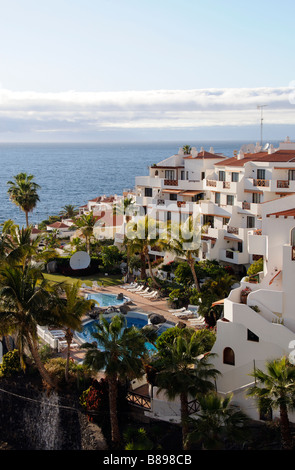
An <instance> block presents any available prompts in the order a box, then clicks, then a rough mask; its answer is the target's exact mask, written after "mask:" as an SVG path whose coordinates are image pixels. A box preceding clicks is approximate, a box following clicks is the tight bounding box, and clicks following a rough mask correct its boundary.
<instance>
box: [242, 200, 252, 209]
mask: <svg viewBox="0 0 295 470" xmlns="http://www.w3.org/2000/svg"><path fill="white" fill-rule="evenodd" d="M242 209H245V210H250V209H251V203H250V202H246V201H244V202H242Z"/></svg>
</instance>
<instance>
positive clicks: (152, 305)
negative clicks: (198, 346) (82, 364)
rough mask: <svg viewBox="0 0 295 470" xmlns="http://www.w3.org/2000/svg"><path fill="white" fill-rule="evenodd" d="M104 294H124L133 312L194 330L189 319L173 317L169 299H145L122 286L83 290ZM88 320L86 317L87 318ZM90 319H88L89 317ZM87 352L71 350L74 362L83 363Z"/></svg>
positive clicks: (83, 291)
mask: <svg viewBox="0 0 295 470" xmlns="http://www.w3.org/2000/svg"><path fill="white" fill-rule="evenodd" d="M97 292H100V293H102V294H103V293H104V294H115V295H118V294H120V293H123V294H124V296H126V297H128V298H129V299H130V301H131V302H132V305H130V304H129V307H130V309H131V310H134V311H136V312H142V313H146V314H150V313H156V314H159V315H163V316H164V317H165V319H166V320H167V321H169V322H172V323H174V324H175V325H176V324H177V323H179V322H182V323H185V324H186V325H187V326H190V327H191V328H194V326H193V325H191V324H190V322H189V320H188V319H185V318H178V317H176V316H175V315H173V314H172V313H171V312H169V311H168V305H167V299H157V300H149V299H147V298H145V297H142V296H141V295H139V294H136V293H135V292H129V291H127V290H126V289H122V287H120V286H104V287H102V288H99V289H97V288H93V289H91V288H89V289H81V293H84V294H86V293H92V294H93V293H97ZM85 318H86V317H85ZM87 318H88V317H87ZM61 355H62V356H63V355H65V352H63V353H61ZM84 355H85V352H84V351H83V350H79V349H74V348H72V349H71V358H72V360H74V361H78V362H79V361H82V360H83V357H84Z"/></svg>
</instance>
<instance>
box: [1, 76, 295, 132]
mask: <svg viewBox="0 0 295 470" xmlns="http://www.w3.org/2000/svg"><path fill="white" fill-rule="evenodd" d="M294 96H295V93H294V83H291V84H290V86H288V87H282V88H228V89H198V90H150V91H125V92H93V93H89V92H77V91H67V92H60V93H37V92H33V91H27V92H16V91H11V90H7V89H1V90H0V129H1V128H2V132H3V129H5V131H7V130H9V131H10V132H19V131H21V130H23V131H26V132H27V131H30V132H32V133H33V132H53V131H54V132H62V131H66V132H79V131H80V132H86V131H87V132H91V131H97V130H103V129H110V128H113V129H153V128H154V129H172V128H180V129H183V128H198V127H210V126H220V127H222V126H247V125H257V123H258V122H259V119H260V112H259V110H258V109H257V106H258V105H261V104H263V105H267V107H266V108H264V119H265V122H267V123H268V124H282V125H287V124H291V125H293V124H295V100H294ZM2 124H3V125H2Z"/></svg>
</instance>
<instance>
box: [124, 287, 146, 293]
mask: <svg viewBox="0 0 295 470" xmlns="http://www.w3.org/2000/svg"><path fill="white" fill-rule="evenodd" d="M143 289H144V286H139V287H136V288H135V289H127V290H128V291H129V292H141V291H142V290H143Z"/></svg>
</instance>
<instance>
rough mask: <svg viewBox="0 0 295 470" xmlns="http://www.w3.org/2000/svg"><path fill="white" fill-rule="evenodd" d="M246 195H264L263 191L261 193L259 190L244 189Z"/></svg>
mask: <svg viewBox="0 0 295 470" xmlns="http://www.w3.org/2000/svg"><path fill="white" fill-rule="evenodd" d="M244 191H245V193H259V194H263V191H260V190H259V189H244Z"/></svg>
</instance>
